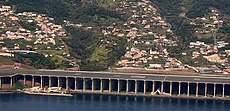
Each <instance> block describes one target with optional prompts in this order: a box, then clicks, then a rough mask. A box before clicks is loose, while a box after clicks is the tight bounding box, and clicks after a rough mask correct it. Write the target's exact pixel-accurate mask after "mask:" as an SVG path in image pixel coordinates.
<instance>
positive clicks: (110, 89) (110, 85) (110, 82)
mask: <svg viewBox="0 0 230 111" xmlns="http://www.w3.org/2000/svg"><path fill="white" fill-rule="evenodd" d="M109 92H112V80H111V79H109Z"/></svg>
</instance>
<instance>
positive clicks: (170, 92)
mask: <svg viewBox="0 0 230 111" xmlns="http://www.w3.org/2000/svg"><path fill="white" fill-rule="evenodd" d="M169 94H170V96H171V95H172V81H170V91H169Z"/></svg>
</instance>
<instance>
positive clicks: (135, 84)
mask: <svg viewBox="0 0 230 111" xmlns="http://www.w3.org/2000/svg"><path fill="white" fill-rule="evenodd" d="M135 94H137V80H135Z"/></svg>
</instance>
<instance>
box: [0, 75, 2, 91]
mask: <svg viewBox="0 0 230 111" xmlns="http://www.w3.org/2000/svg"><path fill="white" fill-rule="evenodd" d="M0 88H2V78H1V77H0Z"/></svg>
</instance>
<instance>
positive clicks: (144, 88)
mask: <svg viewBox="0 0 230 111" xmlns="http://www.w3.org/2000/svg"><path fill="white" fill-rule="evenodd" d="M144 94H146V81H144Z"/></svg>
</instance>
